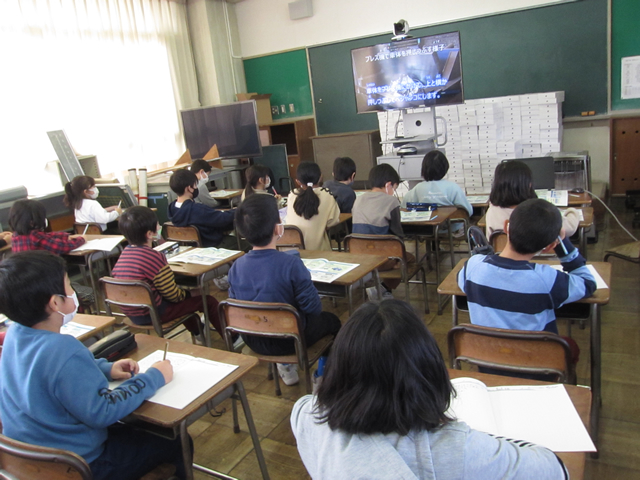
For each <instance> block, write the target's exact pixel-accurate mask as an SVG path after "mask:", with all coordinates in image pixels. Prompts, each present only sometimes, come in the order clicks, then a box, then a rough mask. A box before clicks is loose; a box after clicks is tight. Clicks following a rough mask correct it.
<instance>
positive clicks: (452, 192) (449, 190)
mask: <svg viewBox="0 0 640 480" xmlns="http://www.w3.org/2000/svg"><path fill="white" fill-rule="evenodd" d="M407 202H411V203H437V204H438V205H442V206H445V207H447V206H450V207H451V206H452V207H462V208H464V209H465V210H466V211H467V212H469V215H472V214H473V207H472V206H471V204H470V203H469V200H467V197H466V195H465V194H464V192H463V191H462V189H461V188H460V186H459V185H458V184H457V183H453V182H451V181H449V180H434V181H431V182H420V183H419V184H417V185H416V186H415V187H413V188H412V189H411V190H409V192H407V194H406V195H405V196H404V197H403V199H402V206H403V207H406V206H407Z"/></svg>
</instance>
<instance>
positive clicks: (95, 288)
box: [87, 252, 102, 315]
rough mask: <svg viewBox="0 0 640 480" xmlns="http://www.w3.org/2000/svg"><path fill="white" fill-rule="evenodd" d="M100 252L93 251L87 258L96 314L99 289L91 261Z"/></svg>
mask: <svg viewBox="0 0 640 480" xmlns="http://www.w3.org/2000/svg"><path fill="white" fill-rule="evenodd" d="M101 253H102V252H94V253H92V254H90V255H89V256H88V258H87V263H88V264H89V265H88V267H89V279H90V281H91V288H92V289H93V298H94V302H95V303H94V307H95V309H96V314H97V315H99V314H100V299H99V297H100V290H99V289H98V285H97V284H96V275H95V273H94V271H93V263H94V258H93V256H94V255H99V254H101Z"/></svg>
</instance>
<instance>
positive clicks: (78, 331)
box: [60, 322, 93, 338]
mask: <svg viewBox="0 0 640 480" xmlns="http://www.w3.org/2000/svg"><path fill="white" fill-rule="evenodd" d="M91 330H93V327H90V326H89V325H82V324H80V323H77V322H69V323H67V324H66V325H63V326H62V328H60V333H62V334H64V335H71V336H72V337H74V338H78V337H79V336H80V335H83V334H85V333H87V332H90V331H91Z"/></svg>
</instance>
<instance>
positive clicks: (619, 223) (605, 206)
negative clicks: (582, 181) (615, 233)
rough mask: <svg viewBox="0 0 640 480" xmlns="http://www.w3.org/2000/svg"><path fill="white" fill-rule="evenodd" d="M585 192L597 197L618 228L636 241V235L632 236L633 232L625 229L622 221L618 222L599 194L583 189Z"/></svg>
mask: <svg viewBox="0 0 640 480" xmlns="http://www.w3.org/2000/svg"><path fill="white" fill-rule="evenodd" d="M585 192H587V193H588V194H589V195H591V196H592V197H595V198H597V199H598V200H599V201H600V203H601V204H602V205H603V206H604V208H606V209H607V211H608V212H609V213H610V214H611V216H612V217H613V218H614V219H615V221H616V222H618V225H620V228H622V230H624V231H625V232H627V234H628V235H629V236H630V237H631V238H633V240H634V241H636V242H637V241H638V239H637V238H636V237H634V236H633V234H632V233H631V232H630V231H629V230H627V229H626V228H625V226H624V225H622V223H621V222H620V220H618V217H616V214H615V213H613V211H612V210H611V209H610V208H609V206H608V205H607V204H606V203H604V201H602V199H601V198H600V197H599V196H597V195H596V194H595V193H592V192H590V191H589V190H585Z"/></svg>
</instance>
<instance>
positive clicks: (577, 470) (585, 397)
mask: <svg viewBox="0 0 640 480" xmlns="http://www.w3.org/2000/svg"><path fill="white" fill-rule="evenodd" d="M449 376H450V377H451V378H459V377H471V378H475V379H477V380H480V381H481V382H483V383H484V384H485V385H486V386H487V387H498V386H503V385H504V386H507V385H549V384H548V383H547V382H538V381H536V380H526V379H524V378H512V377H506V376H502V375H488V374H486V373H479V372H470V371H466V370H454V369H451V368H450V369H449ZM564 387H565V388H566V389H567V393H568V394H569V398H571V402H573V406H574V407H576V410H577V411H578V415H580V419H581V420H582V423H584V424H585V426H587V430H588V429H589V427H588V421H589V415H590V413H591V391H590V390H589V389H588V388H585V387H577V386H575V385H566V384H565V386H564ZM557 455H558V457H560V458H561V459H562V461H563V462H564V464H565V466H566V467H567V470H568V471H569V476H570V477H571V480H580V479H582V478H584V460H585V454H584V453H583V452H559V453H558V454H557Z"/></svg>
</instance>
